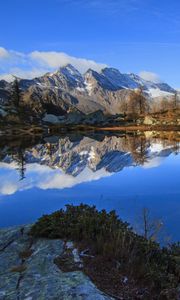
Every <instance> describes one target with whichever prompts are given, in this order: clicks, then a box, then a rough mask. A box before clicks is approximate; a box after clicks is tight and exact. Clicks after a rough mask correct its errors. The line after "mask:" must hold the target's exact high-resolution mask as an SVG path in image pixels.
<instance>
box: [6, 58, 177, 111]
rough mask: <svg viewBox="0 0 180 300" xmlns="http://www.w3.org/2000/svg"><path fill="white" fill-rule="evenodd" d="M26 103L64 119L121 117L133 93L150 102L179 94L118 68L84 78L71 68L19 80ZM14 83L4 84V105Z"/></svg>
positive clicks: (66, 67) (69, 66)
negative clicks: (89, 115)
mask: <svg viewBox="0 0 180 300" xmlns="http://www.w3.org/2000/svg"><path fill="white" fill-rule="evenodd" d="M19 85H20V88H21V89H22V91H23V102H24V104H25V105H27V106H29V107H30V108H31V109H32V111H34V112H36V113H39V114H40V115H43V114H44V113H49V114H51V113H53V114H56V115H64V114H65V113H67V112H68V111H72V110H73V111H79V112H81V113H85V114H87V113H92V112H95V111H98V110H101V111H102V112H103V113H106V114H107V113H108V114H112V115H113V114H117V113H121V108H120V104H121V102H122V101H123V99H126V98H128V97H129V95H130V94H131V93H132V91H133V90H135V89H138V88H141V89H142V90H143V92H144V94H146V96H147V97H148V98H149V99H152V98H156V97H160V96H163V97H172V95H173V94H174V93H175V92H176V91H175V90H174V89H173V88H172V87H170V86H169V85H168V84H166V83H155V82H152V81H147V80H144V79H142V78H141V77H140V76H138V75H135V74H132V73H131V74H122V73H121V72H120V71H119V70H117V69H114V68H104V69H102V70H101V71H100V72H97V71H94V70H92V69H89V70H88V71H87V72H86V73H85V74H81V73H80V72H79V71H78V70H76V69H75V68H74V67H73V66H72V65H70V64H68V65H66V66H64V67H61V68H59V69H58V70H57V71H55V72H53V73H46V74H45V75H43V76H41V77H38V78H34V79H31V80H27V79H19ZM11 89H12V83H7V82H5V81H4V80H3V81H0V103H4V102H6V101H8V99H9V101H10V100H11V97H10V91H11Z"/></svg>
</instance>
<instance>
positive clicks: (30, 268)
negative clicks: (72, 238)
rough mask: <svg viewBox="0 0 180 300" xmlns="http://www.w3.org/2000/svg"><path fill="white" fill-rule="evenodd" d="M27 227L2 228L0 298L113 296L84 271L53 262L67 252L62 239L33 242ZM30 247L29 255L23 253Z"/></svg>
mask: <svg viewBox="0 0 180 300" xmlns="http://www.w3.org/2000/svg"><path fill="white" fill-rule="evenodd" d="M28 230H29V226H25V227H24V230H22V227H15V228H8V229H2V230H0V300H16V299H17V300H41V299H47V300H49V299H53V300H56V299H57V300H60V299H62V300H63V299H64V300H72V299H77V300H81V299H82V300H85V299H87V300H90V299H92V300H108V299H112V298H109V297H108V296H106V295H104V294H103V293H102V292H100V291H99V290H98V289H97V288H96V287H95V285H94V284H93V283H92V282H91V281H90V279H89V278H88V277H87V276H85V275H84V274H83V273H82V272H80V271H74V272H62V271H61V270H60V269H59V268H58V267H57V266H56V265H55V264H54V259H55V258H56V257H60V256H61V255H62V254H63V252H64V242H63V241H61V240H48V239H37V240H34V241H33V240H32V239H31V237H29V236H28V234H27V233H28ZM27 250H30V254H29V255H27V256H24V257H23V256H22V255H20V254H22V253H26V252H25V251H27ZM23 251H24V252H23Z"/></svg>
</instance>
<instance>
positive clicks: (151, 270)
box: [30, 204, 180, 291]
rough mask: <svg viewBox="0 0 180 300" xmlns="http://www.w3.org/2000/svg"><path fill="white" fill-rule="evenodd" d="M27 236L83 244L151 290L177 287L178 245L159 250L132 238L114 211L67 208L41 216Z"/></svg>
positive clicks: (86, 206) (78, 207)
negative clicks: (67, 240) (115, 263)
mask: <svg viewBox="0 0 180 300" xmlns="http://www.w3.org/2000/svg"><path fill="white" fill-rule="evenodd" d="M30 234H31V235H33V236H34V237H45V238H51V239H54V238H60V239H69V240H73V241H75V242H84V243H85V244H87V245H88V246H89V248H90V249H91V252H92V254H94V255H101V256H103V257H104V258H105V259H106V260H107V259H109V260H115V261H117V262H118V263H119V265H120V269H121V271H122V272H125V273H126V274H128V275H129V276H131V277H132V278H135V279H136V280H137V281H140V282H143V283H145V284H148V285H150V286H151V288H152V289H154V290H157V289H158V290H160V291H162V290H163V289H167V288H175V287H177V286H178V282H179V275H178V274H179V264H177V256H178V257H180V256H179V252H178V251H179V249H180V247H179V245H174V246H173V247H172V248H169V249H168V248H163V249H161V248H160V246H159V244H158V243H156V242H153V241H150V240H147V239H145V238H144V237H142V236H139V235H137V234H135V233H134V232H133V230H132V228H130V227H129V224H128V223H126V222H122V221H121V220H120V219H118V217H117V215H116V213H115V211H111V212H109V213H107V212H106V211H105V210H102V211H98V210H97V209H96V208H95V206H92V207H90V206H88V205H83V204H81V205H79V206H73V205H67V206H66V209H65V210H63V209H61V210H59V211H57V212H54V213H52V214H51V215H44V216H42V217H41V218H40V219H39V220H38V221H37V222H36V223H35V224H34V225H33V226H32V228H31V231H30ZM175 257H176V259H175Z"/></svg>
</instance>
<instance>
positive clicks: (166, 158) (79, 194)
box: [0, 132, 180, 243]
mask: <svg viewBox="0 0 180 300" xmlns="http://www.w3.org/2000/svg"><path fill="white" fill-rule="evenodd" d="M179 137H180V133H172V132H171V133H152V132H148V133H142V134H140V133H129V134H124V133H116V134H114V135H112V134H110V133H87V134H84V135H82V134H77V133H76V134H75V133H74V134H73V133H71V134H68V135H65V134H63V135H61V136H60V135H59V136H50V135H49V136H46V137H37V138H35V137H31V138H30V137H27V136H26V137H23V138H15V137H13V138H12V139H11V138H9V139H8V140H7V139H3V138H1V146H0V227H7V226H12V225H19V224H26V223H32V222H34V221H35V220H37V218H39V217H40V216H41V215H43V214H47V213H51V212H53V211H55V210H58V209H60V208H62V207H64V206H65V205H66V204H68V203H70V204H79V203H86V204H90V205H96V206H97V208H98V209H103V208H105V209H106V210H107V211H109V210H116V212H117V214H118V215H119V217H120V218H121V219H123V220H125V221H127V222H129V223H130V224H131V226H133V228H134V230H135V231H136V232H138V233H143V212H144V211H145V210H146V211H147V212H148V222H149V224H150V225H153V226H155V225H156V226H157V227H158V226H159V225H160V226H159V227H160V230H159V231H158V233H157V234H158V237H159V240H160V241H162V243H168V242H172V241H177V240H180V230H179V228H180V154H179V145H180V144H179V141H180V138H179Z"/></svg>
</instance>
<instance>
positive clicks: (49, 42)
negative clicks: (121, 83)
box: [0, 0, 180, 87]
mask: <svg viewBox="0 0 180 300" xmlns="http://www.w3.org/2000/svg"><path fill="white" fill-rule="evenodd" d="M179 12H180V1H179V0H172V1H166V0H164V1H163V0H158V1H157V0H156V1H155V0H146V1H145V0H106V1H105V0H104V1H103V0H89V1H86V0H76V1H75V0H73V1H72V0H31V1H28V0H27V1H24V0H2V1H1V18H0V28H1V34H0V47H1V48H0V74H1V77H2V74H3V76H4V75H7V74H9V73H17V74H18V75H20V76H24V77H33V75H39V74H40V73H42V72H44V71H47V70H50V69H55V68H57V66H58V65H61V64H63V62H64V61H65V62H66V61H68V60H70V62H75V64H76V66H77V65H78V63H79V65H81V64H82V66H81V67H80V69H82V71H84V70H85V69H86V67H89V66H90V67H93V66H95V63H94V62H97V63H102V65H100V66H97V69H98V68H100V67H102V66H103V64H107V65H109V66H113V67H117V68H119V69H120V71H122V72H134V73H140V72H142V71H146V72H153V73H156V74H158V75H159V76H160V78H161V79H162V80H164V81H166V82H168V83H170V84H171V85H173V86H174V87H180V82H179V70H180V59H179V56H180V13H179ZM72 57H73V58H72ZM76 57H77V58H84V59H87V61H86V60H82V59H81V60H79V61H78V60H76ZM89 60H91V61H90V62H89Z"/></svg>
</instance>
